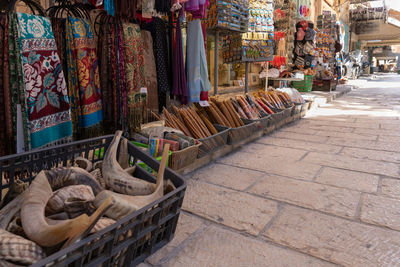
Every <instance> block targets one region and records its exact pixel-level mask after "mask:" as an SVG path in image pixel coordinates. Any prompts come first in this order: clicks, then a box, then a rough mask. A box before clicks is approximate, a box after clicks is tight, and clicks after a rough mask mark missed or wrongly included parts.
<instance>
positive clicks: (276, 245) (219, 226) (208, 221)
mask: <svg viewBox="0 0 400 267" xmlns="http://www.w3.org/2000/svg"><path fill="white" fill-rule="evenodd" d="M281 209H282V210H283V206H282V207H281ZM278 212H280V211H278ZM278 212H277V213H278ZM185 213H186V214H189V215H191V216H194V217H196V218H198V219H201V220H203V221H205V222H206V223H207V225H206V227H203V228H202V231H201V232H199V233H197V234H196V236H198V235H200V234H202V233H203V232H205V231H207V229H208V228H209V227H211V226H214V227H217V228H220V229H224V230H227V231H230V232H232V233H236V234H239V235H241V236H244V237H247V238H250V239H252V240H256V241H261V242H263V243H266V244H269V245H271V246H274V247H277V248H281V249H284V250H288V251H292V252H296V253H299V254H301V255H306V256H308V257H310V258H315V259H319V260H321V261H323V262H327V263H333V264H336V265H338V264H337V263H334V262H330V261H328V260H326V259H322V258H319V257H316V256H314V255H311V254H307V253H305V252H303V251H301V250H298V249H296V248H294V247H290V246H285V245H282V244H279V243H275V242H274V241H272V240H271V239H269V238H266V237H265V236H262V235H259V236H254V235H252V234H249V233H247V232H245V231H240V230H237V229H235V228H231V227H229V226H226V225H224V224H221V223H218V222H215V221H212V220H210V219H208V218H204V217H202V216H200V215H198V214H196V213H192V212H190V211H185ZM271 225H272V224H271ZM199 230H200V229H199ZM196 232H197V231H196ZM196 236H193V234H191V235H190V236H188V237H187V238H186V239H185V240H184V241H182V242H181V243H180V244H179V245H178V246H177V247H176V248H175V249H173V250H172V251H173V252H175V253H174V254H173V255H170V254H171V252H172V251H171V252H170V253H169V254H168V255H169V256H170V257H168V259H170V258H173V256H175V255H176V253H178V252H179V251H180V250H182V248H183V247H184V246H185V245H186V244H187V243H188V242H190V240H192V239H194V238H195V237H196ZM189 237H190V240H188V239H189ZM183 243H185V244H183ZM178 248H179V250H178ZM166 258H167V257H164V258H163V259H162V260H160V261H159V262H158V264H157V265H154V266H157V267H158V266H162V265H160V264H163V263H166V261H167V259H166ZM338 266H339V265H338Z"/></svg>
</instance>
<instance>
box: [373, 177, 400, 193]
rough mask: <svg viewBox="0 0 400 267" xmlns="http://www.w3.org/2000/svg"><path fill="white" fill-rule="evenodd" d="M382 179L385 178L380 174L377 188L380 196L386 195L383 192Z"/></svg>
mask: <svg viewBox="0 0 400 267" xmlns="http://www.w3.org/2000/svg"><path fill="white" fill-rule="evenodd" d="M382 180H383V177H382V175H379V179H378V188H377V190H376V194H377V195H379V196H384V195H383V194H382ZM397 180H399V179H397Z"/></svg>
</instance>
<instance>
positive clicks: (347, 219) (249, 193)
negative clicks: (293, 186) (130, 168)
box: [182, 177, 400, 236]
mask: <svg viewBox="0 0 400 267" xmlns="http://www.w3.org/2000/svg"><path fill="white" fill-rule="evenodd" d="M287 178H290V177H287ZM292 179H293V178H292ZM198 182H199V183H204V184H211V185H214V186H216V187H220V188H222V189H229V190H232V191H236V192H239V193H244V194H248V195H250V196H253V197H258V198H262V199H266V200H270V201H273V202H276V203H277V204H278V205H279V204H281V205H282V207H284V206H292V207H296V208H301V209H305V210H309V211H314V212H317V213H320V214H323V215H327V216H332V217H335V218H339V219H343V220H346V221H349V222H355V223H359V224H365V225H369V226H373V227H378V228H382V229H385V230H388V229H390V230H392V231H396V232H400V231H399V230H394V229H391V228H388V227H385V226H380V225H376V224H372V223H368V222H362V221H359V220H355V219H354V216H353V217H346V216H340V215H337V214H334V213H329V212H326V211H322V210H317V209H312V208H308V207H304V206H300V205H297V204H294V203H290V202H286V201H284V200H279V199H275V198H272V197H267V196H264V195H257V194H255V193H251V192H242V191H239V190H235V189H231V188H229V187H226V186H223V185H217V184H212V183H208V182H203V181H198ZM308 182H309V181H308ZM344 189H347V188H344ZM347 190H349V191H355V190H351V189H347ZM355 192H358V191H355ZM360 193H361V194H367V193H365V192H360ZM372 195H373V194H372ZM383 197H384V196H383ZM397 200H398V199H397ZM182 210H183V211H185V212H186V213H190V214H196V213H193V212H191V211H190V210H186V209H184V208H182ZM196 216H198V217H199V218H202V219H203V220H207V221H211V222H214V223H215V224H218V225H222V226H225V227H227V228H229V229H233V230H235V231H238V232H241V231H239V230H237V229H234V228H230V227H229V226H226V225H224V224H221V223H217V222H215V221H212V220H210V219H208V218H205V217H202V216H200V215H198V214H196ZM243 233H245V232H243ZM246 234H248V233H246ZM249 235H251V234H249ZM251 236H254V235H251Z"/></svg>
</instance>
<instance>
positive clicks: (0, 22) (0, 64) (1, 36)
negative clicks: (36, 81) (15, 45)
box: [0, 14, 10, 157]
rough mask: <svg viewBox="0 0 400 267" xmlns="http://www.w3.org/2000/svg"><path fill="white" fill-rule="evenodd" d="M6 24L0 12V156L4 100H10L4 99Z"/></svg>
mask: <svg viewBox="0 0 400 267" xmlns="http://www.w3.org/2000/svg"><path fill="white" fill-rule="evenodd" d="M7 40H8V25H7V16H5V15H1V14H0V121H1V122H4V123H5V124H4V123H3V125H2V126H3V127H0V157H1V156H4V155H6V154H7V148H6V147H7V143H8V142H7V140H6V139H7V121H6V102H7V101H10V100H9V99H8V100H7V99H6V96H5V93H6V92H5V89H7V85H6V84H5V81H4V80H5V79H6V78H5V75H8V74H7V73H6V72H5V71H3V70H4V67H5V66H6V64H8V63H6V62H7V61H8V60H7V59H6V52H7V53H8V49H7V50H6V47H7V46H8V42H7Z"/></svg>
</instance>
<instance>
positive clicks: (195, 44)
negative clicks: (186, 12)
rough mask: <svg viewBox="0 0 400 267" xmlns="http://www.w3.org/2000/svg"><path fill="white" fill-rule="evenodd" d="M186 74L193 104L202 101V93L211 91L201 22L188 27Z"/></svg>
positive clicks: (195, 21) (189, 24)
mask: <svg viewBox="0 0 400 267" xmlns="http://www.w3.org/2000/svg"><path fill="white" fill-rule="evenodd" d="M186 50H187V51H186V73H187V76H186V77H187V80H188V88H189V98H190V101H191V102H199V101H200V93H201V92H202V91H205V92H207V91H209V90H210V89H211V83H210V81H209V79H208V69H207V58H206V53H205V49H204V38H203V32H202V29H201V22H200V20H193V21H191V22H189V23H188V26H187V41H186Z"/></svg>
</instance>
